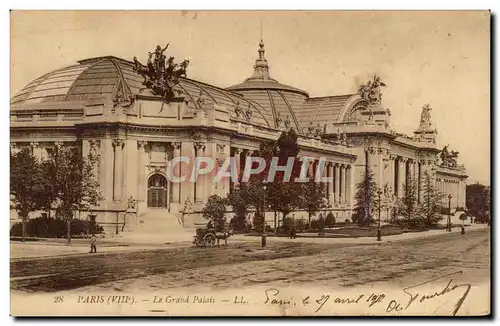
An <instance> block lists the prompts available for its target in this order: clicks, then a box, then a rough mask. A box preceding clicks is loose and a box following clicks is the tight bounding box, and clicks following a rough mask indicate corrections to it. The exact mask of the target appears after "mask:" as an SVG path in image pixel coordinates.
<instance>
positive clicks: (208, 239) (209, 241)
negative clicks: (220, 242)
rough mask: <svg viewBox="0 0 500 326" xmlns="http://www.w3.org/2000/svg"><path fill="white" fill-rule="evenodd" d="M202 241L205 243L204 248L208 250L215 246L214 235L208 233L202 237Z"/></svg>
mask: <svg viewBox="0 0 500 326" xmlns="http://www.w3.org/2000/svg"><path fill="white" fill-rule="evenodd" d="M203 240H204V242H205V247H208V248H211V247H213V246H214V245H215V241H216V239H215V235H213V234H212V233H209V234H206V235H205V236H204V237H203Z"/></svg>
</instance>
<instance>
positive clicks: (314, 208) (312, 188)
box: [301, 176, 327, 228]
mask: <svg viewBox="0 0 500 326" xmlns="http://www.w3.org/2000/svg"><path fill="white" fill-rule="evenodd" d="M301 193H302V198H301V199H302V203H301V206H302V208H304V209H305V210H306V211H307V213H308V223H309V228H311V217H312V216H313V215H314V214H316V213H317V212H319V211H321V210H322V209H324V208H326V207H327V202H326V184H325V183H323V182H316V181H315V180H314V177H313V176H310V177H309V181H308V182H306V183H304V184H303V185H302V191H301Z"/></svg>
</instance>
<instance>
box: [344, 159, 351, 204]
mask: <svg viewBox="0 0 500 326" xmlns="http://www.w3.org/2000/svg"><path fill="white" fill-rule="evenodd" d="M351 201H352V198H351V166H349V165H347V166H346V169H345V203H346V204H348V205H350V204H351Z"/></svg>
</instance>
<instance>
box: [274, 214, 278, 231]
mask: <svg viewBox="0 0 500 326" xmlns="http://www.w3.org/2000/svg"><path fill="white" fill-rule="evenodd" d="M277 219H278V216H277V215H276V211H274V234H276V233H277V232H278V227H277V224H278V220H277Z"/></svg>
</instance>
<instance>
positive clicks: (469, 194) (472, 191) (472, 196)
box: [465, 183, 491, 221]
mask: <svg viewBox="0 0 500 326" xmlns="http://www.w3.org/2000/svg"><path fill="white" fill-rule="evenodd" d="M465 197H466V203H467V210H468V212H469V213H470V214H471V215H472V216H475V217H476V218H479V220H482V221H488V220H489V215H490V207H491V190H490V187H487V186H485V185H482V184H480V183H475V184H470V185H467V187H466V191H465Z"/></svg>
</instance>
